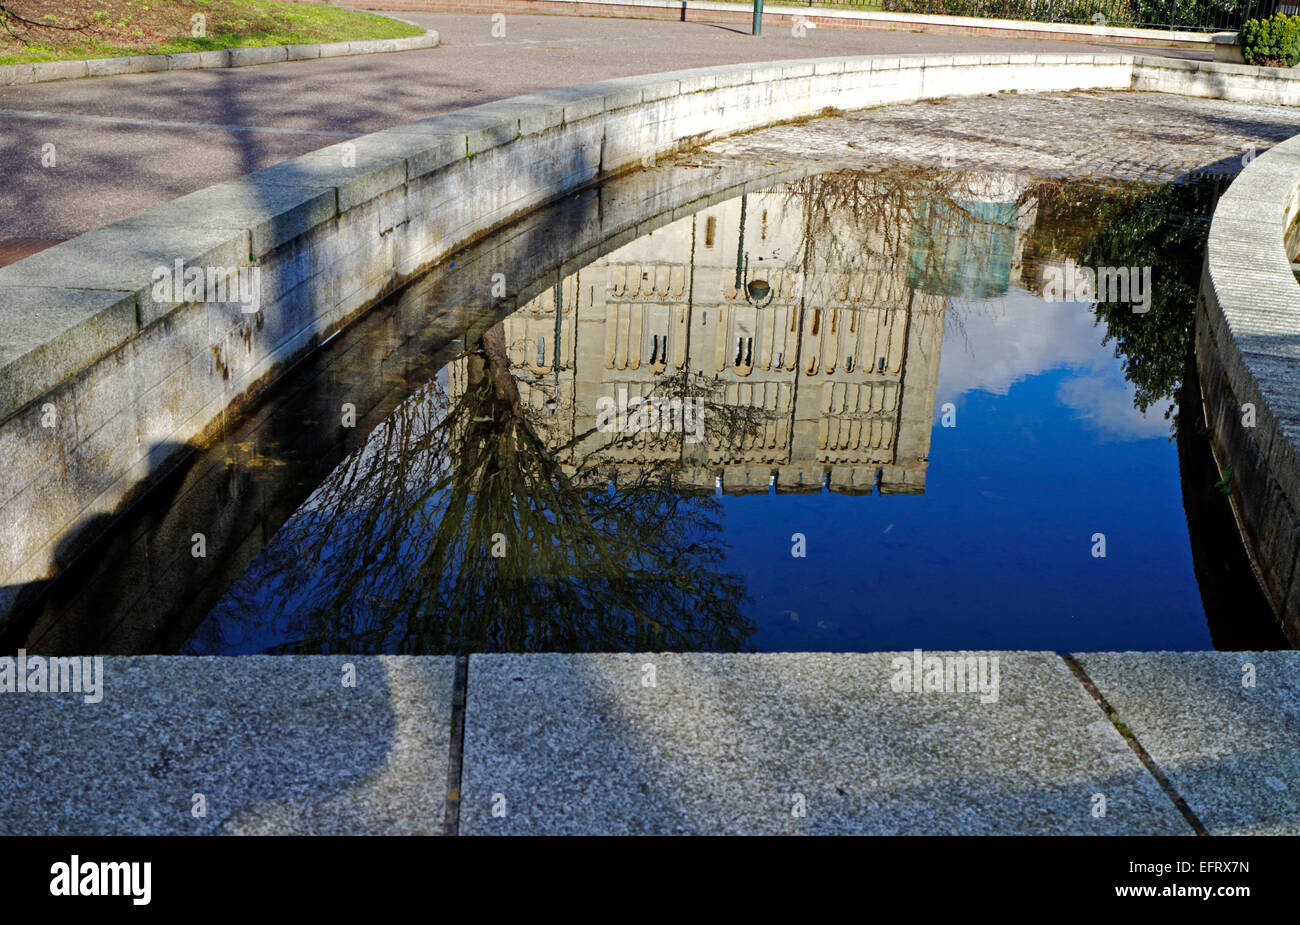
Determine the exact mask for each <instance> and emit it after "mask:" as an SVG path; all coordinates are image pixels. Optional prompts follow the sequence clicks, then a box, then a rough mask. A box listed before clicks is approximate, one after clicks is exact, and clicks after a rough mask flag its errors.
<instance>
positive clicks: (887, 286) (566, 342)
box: [452, 188, 1017, 494]
mask: <svg viewBox="0 0 1300 925" xmlns="http://www.w3.org/2000/svg"><path fill="white" fill-rule="evenodd" d="M1012 202H1013V203H1014V196H1013V197H1012ZM917 214H918V212H917V211H916V210H908V212H907V214H906V217H899V216H895V217H894V219H893V220H884V221H875V222H871V221H868V222H863V221H861V220H860V219H855V220H852V221H850V220H849V218H848V217H847V216H844V215H841V214H839V213H838V212H837V211H836V209H835V208H834V207H830V208H821V209H819V208H817V207H816V204H814V205H810V204H809V197H808V196H806V195H797V194H794V193H793V192H792V191H791V190H790V189H787V188H778V189H776V190H773V191H769V192H764V193H758V194H749V195H748V196H745V197H743V198H741V199H733V200H730V201H727V202H723V203H721V204H718V205H714V206H711V207H709V208H705V209H703V210H701V211H700V212H698V213H696V214H694V215H691V216H688V217H685V218H682V219H679V220H677V221H674V222H672V223H670V224H668V225H666V226H664V227H661V228H659V229H657V230H655V231H653V232H651V233H649V234H646V235H645V236H644V237H641V238H638V239H636V240H634V241H633V242H631V243H629V244H627V245H625V246H623V247H621V248H619V249H618V250H616V251H614V252H612V253H610V254H609V255H607V256H605V257H602V258H600V259H598V260H596V261H594V262H592V263H591V264H589V265H588V266H586V267H584V268H583V269H582V270H580V271H578V272H577V273H574V274H572V275H571V276H569V277H567V278H565V279H564V280H562V281H561V282H559V283H558V284H556V285H554V286H552V287H551V289H549V290H548V291H545V292H544V293H543V294H542V295H540V296H539V297H537V298H534V299H533V300H532V301H530V302H529V303H528V304H526V305H525V306H523V307H522V308H521V309H520V310H518V311H517V312H515V313H514V314H513V315H511V316H510V317H509V318H507V319H506V320H505V321H504V323H503V324H504V332H505V342H506V345H507V350H508V354H509V359H510V364H511V372H512V374H513V375H514V377H515V379H516V382H517V384H518V388H519V392H520V397H521V399H522V400H523V402H524V404H525V405H526V406H527V407H528V408H529V409H530V418H531V420H533V421H534V422H535V425H536V426H537V428H538V430H539V432H541V433H542V434H543V435H544V437H545V439H546V440H547V442H548V444H549V445H552V446H555V447H557V448H559V447H565V446H566V445H568V444H569V443H570V442H571V441H574V440H575V437H577V436H578V435H582V434H586V435H587V436H586V437H585V438H584V439H580V440H577V441H576V443H575V444H574V445H573V446H571V447H569V448H568V449H566V450H563V451H562V452H565V453H567V454H570V455H569V458H566V459H562V461H563V462H566V463H571V462H576V460H578V459H585V460H586V461H587V464H588V465H598V466H599V467H600V468H601V471H602V472H604V471H609V472H610V473H611V474H612V477H613V478H614V479H615V481H632V480H634V479H635V478H636V477H637V476H638V475H639V473H640V470H641V469H642V467H644V466H646V465H647V464H648V463H651V462H654V463H656V464H662V463H665V462H669V463H672V464H673V465H674V468H676V469H677V471H678V472H679V473H680V479H681V481H682V482H683V483H684V484H686V485H688V486H690V485H693V486H696V487H698V488H700V489H702V490H712V489H714V488H715V487H718V486H720V487H721V488H722V489H723V490H725V491H728V492H766V491H767V490H768V489H769V486H773V485H774V486H775V489H776V490H777V491H820V490H821V489H822V487H823V486H827V487H829V488H830V490H832V491H837V492H847V493H863V494H865V493H870V492H872V491H879V492H882V493H920V492H923V491H924V490H925V479H926V469H927V466H928V462H929V452H930V431H931V425H932V422H933V419H934V414H935V388H936V383H937V378H938V371H939V359H940V352H941V347H942V342H943V332H944V319H945V312H946V307H947V301H948V296H947V294H946V293H945V292H944V291H943V287H942V286H938V287H936V286H933V285H927V284H926V282H925V281H924V280H918V269H917V267H918V260H917V235H916V232H917V229H916V228H915V227H913V225H914V224H915V216H916V215H917ZM1015 224H1016V223H1015V221H1014V219H1013V221H1012V223H1011V228H1010V229H1009V231H1010V233H1011V234H1010V238H1009V240H1011V239H1014V238H1016V237H1017V236H1016V235H1015ZM952 231H953V229H952V228H951V227H949V228H947V229H946V230H945V232H944V236H945V238H951V237H952ZM932 233H933V229H927V230H926V235H927V236H928V235H931V234H932ZM809 242H812V244H811V245H810V243H809ZM948 243H949V242H945V247H946V246H948ZM921 249H922V251H923V252H924V253H927V254H928V253H933V252H935V250H936V249H935V248H934V247H933V246H932V242H927V243H926V244H925V245H924V246H923V247H922V248H921ZM938 250H939V251H942V250H943V248H939V249H938ZM920 275H922V276H924V275H925V274H920ZM683 372H685V373H686V374H687V375H688V376H690V377H693V379H694V380H695V381H697V382H701V383H705V384H707V385H708V386H710V387H712V388H714V389H715V390H716V393H715V394H716V397H715V398H713V399H712V400H713V401H717V402H719V403H723V404H726V405H729V406H733V407H735V406H749V407H752V408H756V409H761V410H762V412H763V420H762V423H761V425H760V426H758V427H756V428H754V429H753V430H752V432H747V433H746V435H745V437H744V439H743V440H741V441H740V442H739V445H736V444H735V443H732V442H728V443H726V444H719V443H718V442H717V441H712V440H706V441H704V442H703V443H699V444H692V443H691V442H688V441H683V440H682V439H680V435H676V434H671V435H670V434H660V433H639V434H637V435H635V436H634V437H631V438H629V437H627V436H626V435H620V436H619V437H618V439H617V440H616V441H615V440H614V435H612V434H607V433H601V432H593V431H596V426H597V408H598V403H599V402H600V400H601V399H602V398H606V399H608V398H614V397H616V396H619V395H620V392H621V391H622V390H626V392H627V394H628V395H629V396H632V397H634V398H635V397H638V396H646V395H648V394H650V393H651V392H652V391H654V390H655V389H656V384H657V383H658V384H662V381H663V380H664V379H665V378H668V377H674V376H681V374H682V373H683ZM455 379H456V375H455V371H454V370H453V375H452V388H453V392H454V391H455ZM655 394H657V395H663V394H665V393H664V392H663V390H662V388H661V389H659V390H658V391H656V392H655Z"/></svg>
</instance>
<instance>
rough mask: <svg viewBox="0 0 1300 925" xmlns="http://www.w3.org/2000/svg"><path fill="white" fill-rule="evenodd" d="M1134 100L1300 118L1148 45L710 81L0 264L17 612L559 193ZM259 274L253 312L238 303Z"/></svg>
mask: <svg viewBox="0 0 1300 925" xmlns="http://www.w3.org/2000/svg"><path fill="white" fill-rule="evenodd" d="M1128 89H1140V90H1146V91H1161V92H1174V93H1185V94H1189V95H1193V96H1202V97H1212V98H1217V99H1234V100H1243V101H1254V102H1266V103H1291V104H1300V75H1294V74H1292V73H1290V72H1289V71H1281V70H1276V69H1260V68H1247V67H1244V66H1238V65H1223V64H1215V63H1211V62H1203V61H1180V60H1175V59H1169V58H1159V57H1141V56H1138V57H1135V56H1132V55H1112V54H1106V55H1093V54H1008V53H999V54H970V55H944V54H919V55H890V56H864V57H853V58H821V59H805V60H793V61H780V62H767V63H759V64H739V65H725V66H718V67H708V68H699V69H695V70H687V71H676V72H670V73H664V74H654V75H648V76H641V77H628V78H620V79H616V80H607V81H603V82H600V83H593V84H587V85H581V86H575V87H565V88H561V89H556V90H549V91H545V92H539V93H534V94H529V95H525V96H520V97H515V98H512V99H508V100H500V101H497V102H493V103H487V104H484V105H480V106H475V107H472V108H468V109H463V110H459V111H457V112H454V113H450V114H447V115H442V116H436V117H432V118H428V119H423V120H420V121H417V122H413V123H409V124H406V125H401V126H397V127H394V128H391V129H387V130H385V131H381V132H376V133H373V134H370V135H366V136H362V137H359V138H356V139H352V140H349V141H346V142H342V143H340V144H336V145H332V146H329V147H325V148H322V149H319V150H317V151H314V152H312V153H310V154H306V155H303V156H301V157H297V158H293V159H291V160H287V161H284V162H282V163H280V164H276V165H274V166H272V167H269V168H266V169H263V170H259V171H256V172H255V173H252V174H249V175H247V176H244V177H241V178H239V179H236V180H231V181H228V182H225V183H221V184H218V185H216V186H213V187H209V188H207V189H204V190H200V191H198V192H195V193H191V194H189V195H187V196H183V197H181V198H179V199H176V200H173V201H172V202H169V203H165V204H163V205H161V206H158V207H155V208H153V209H149V210H147V211H145V212H142V213H140V214H138V215H135V216H133V217H131V218H129V219H126V220H123V221H120V222H117V223H115V224H112V225H108V226H105V227H103V228H99V229H96V230H94V231H90V232H87V233H86V234H83V235H80V236H78V237H76V238H73V239H72V240H70V241H66V242H63V243H61V244H58V245H55V246H53V247H50V248H48V249H46V250H43V251H41V252H39V253H37V254H34V255H32V256H30V257H27V258H25V259H22V260H19V261H17V262H15V263H13V264H10V265H9V266H7V267H3V268H0V463H3V470H4V472H5V478H4V479H3V480H0V524H3V525H4V529H0V619H3V616H2V615H4V614H7V613H9V612H10V611H11V608H12V607H13V606H15V604H16V602H17V601H19V599H20V596H21V595H24V594H28V593H32V592H34V590H35V589H36V588H38V587H39V586H40V583H41V582H43V581H45V580H47V579H48V578H49V577H51V576H52V575H54V574H57V572H58V570H59V569H60V568H61V567H62V564H64V563H66V562H67V561H69V557H72V556H75V555H76V554H77V553H78V552H80V551H81V550H82V549H84V548H85V542H86V540H85V539H84V538H85V537H91V536H92V535H98V533H102V532H103V530H104V529H106V526H105V525H106V523H108V522H111V520H112V518H113V517H114V516H115V515H116V514H117V513H120V512H121V511H122V510H123V509H124V506H125V505H128V504H129V503H131V502H132V501H133V500H134V499H135V498H137V497H139V494H140V492H142V491H144V490H146V489H147V488H148V487H149V486H150V485H151V484H153V483H155V482H156V481H157V480H158V479H159V478H160V477H161V476H162V475H163V474H165V473H166V472H167V471H169V469H170V468H171V467H173V466H175V465H176V464H177V463H178V462H179V461H180V460H181V459H183V458H184V457H185V455H186V453H187V451H188V449H189V448H191V447H193V446H196V445H200V444H202V443H203V442H204V441H206V440H207V439H210V438H211V437H212V436H214V435H215V434H216V433H217V432H218V430H219V429H220V426H221V422H222V421H223V420H224V419H225V418H226V416H228V415H229V414H231V413H233V412H235V411H237V410H238V409H239V408H240V407H243V406H244V405H245V404H246V403H247V402H248V401H250V400H252V399H253V398H254V397H256V395H257V394H259V393H260V392H261V391H262V390H264V389H265V388H266V387H267V386H268V385H269V384H270V383H271V382H273V381H274V379H275V378H276V377H277V376H278V375H279V374H280V373H281V372H282V371H283V370H284V369H287V368H288V367H289V365H291V363H292V362H293V361H294V360H296V359H297V358H298V357H301V356H302V355H304V354H305V353H306V352H308V351H310V350H311V349H313V348H314V347H315V345H317V344H319V343H320V342H321V341H323V340H324V339H326V338H327V337H329V336H332V334H333V333H335V332H337V331H338V330H339V329H341V327H342V326H344V325H346V324H348V323H350V322H351V321H352V320H353V319H355V318H356V317H358V316H359V315H360V314H361V313H362V312H364V311H365V310H366V309H367V307H369V306H370V305H373V304H375V302H377V301H378V300H379V299H380V298H382V297H383V296H385V295H387V294H388V293H391V292H393V291H395V290H396V289H397V288H398V287H400V286H401V285H402V284H403V283H404V282H406V281H408V280H410V279H412V278H414V277H415V276H417V275H418V274H420V273H422V272H424V271H425V270H427V269H428V268H429V267H431V266H433V265H434V264H435V263H436V262H437V261H439V260H441V259H443V258H444V257H446V256H447V255H448V254H450V253H453V252H455V251H456V250H458V249H460V248H462V247H464V246H465V245H467V244H469V243H471V242H472V241H474V240H476V239H477V238H479V237H480V236H482V235H485V234H487V233H488V232H490V231H492V230H494V229H495V228H499V227H501V226H503V225H505V224H506V223H508V222H510V221H512V220H514V219H516V218H518V217H520V216H522V215H524V214H526V213H528V212H530V211H532V210H533V209H536V208H537V207H538V206H541V205H543V204H545V203H546V202H549V201H551V200H554V199H556V198H559V197H560V196H563V195H565V194H567V193H569V192H572V191H574V190H576V189H579V188H581V187H583V186H586V185H588V184H590V183H592V182H595V181H598V180H600V179H601V178H603V177H606V176H609V175H611V174H613V173H617V172H619V171H623V170H632V169H636V168H637V167H638V166H640V165H641V164H643V163H645V162H646V159H647V158H653V157H656V156H659V155H663V154H668V153H671V152H674V151H677V150H681V149H684V148H689V147H693V146H695V145H697V144H701V143H704V142H706V141H709V140H713V139H716V138H721V137H724V136H726V135H730V134H735V133H738V132H745V131H749V130H752V129H757V128H762V127H765V126H768V125H773V124H776V123H779V122H783V121H787V120H790V119H799V118H807V117H813V116H816V115H818V114H822V113H826V112H828V111H836V110H858V109H867V108H871V107H873V106H881V105H889V104H897V103H910V102H915V101H917V100H922V99H937V98H943V97H948V96H965V95H981V94H987V93H997V92H1008V91H1015V92H1022V93H1023V92H1050V91H1067V90H1128ZM168 267H177V270H176V273H175V274H171V273H168V272H167V271H166V268H168ZM160 268H161V269H160ZM195 268H198V269H199V270H200V271H204V270H206V278H207V281H208V283H207V289H206V292H207V295H206V297H205V296H204V295H203V291H204V290H203V287H202V285H201V283H200V287H199V289H198V290H196V294H191V293H190V291H189V289H188V287H187V286H183V285H180V282H181V279H182V277H183V276H184V274H187V273H189V272H192V271H194V270H195ZM244 270H247V272H246V273H242V272H241V271H244ZM254 270H256V275H255V274H254ZM203 275H204V274H203V272H200V277H202V276H203ZM236 277H239V279H236ZM245 277H247V279H245ZM241 281H244V282H248V283H249V284H250V285H251V286H252V288H253V289H254V290H255V293H254V294H255V295H256V298H255V299H253V300H251V301H249V302H242V301H240V300H237V299H233V298H228V293H229V292H230V291H231V289H230V286H233V285H235V284H236V283H240V282H241ZM214 282H215V286H214ZM241 285H242V283H241ZM214 293H225V294H218V295H214Z"/></svg>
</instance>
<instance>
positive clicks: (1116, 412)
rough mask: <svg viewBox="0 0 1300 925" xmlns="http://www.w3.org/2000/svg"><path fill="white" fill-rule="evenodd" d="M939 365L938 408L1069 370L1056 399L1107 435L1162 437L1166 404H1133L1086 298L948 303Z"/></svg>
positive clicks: (1013, 295) (1013, 297) (1012, 297)
mask: <svg viewBox="0 0 1300 925" xmlns="http://www.w3.org/2000/svg"><path fill="white" fill-rule="evenodd" d="M948 313H949V320H948V323H947V324H946V325H945V329H944V341H943V356H942V360H941V362H940V364H939V385H938V392H937V401H936V409H935V410H936V417H937V414H938V409H939V407H940V406H942V405H943V403H944V402H952V403H954V404H956V405H960V404H961V399H962V397H963V396H965V395H966V394H967V393H968V392H975V391H981V392H990V393H993V394H995V395H1006V394H1007V393H1008V392H1009V391H1010V389H1011V386H1013V385H1015V384H1016V383H1017V382H1020V381H1022V380H1024V379H1027V378H1029V377H1030V376H1036V375H1039V374H1040V373H1045V372H1050V371H1053V370H1058V369H1063V368H1064V369H1069V370H1071V375H1069V376H1067V378H1066V379H1065V380H1064V381H1063V382H1062V383H1061V385H1060V387H1059V389H1058V390H1057V395H1056V399H1057V401H1058V402H1059V403H1060V404H1061V406H1062V407H1063V408H1065V409H1069V411H1070V412H1072V413H1073V414H1074V416H1075V417H1076V418H1079V419H1081V420H1083V421H1086V422H1087V423H1088V424H1089V425H1090V426H1091V427H1092V428H1093V429H1095V430H1096V431H1097V432H1098V435H1099V436H1100V437H1101V438H1102V439H1107V440H1146V439H1150V438H1153V437H1168V436H1169V433H1170V430H1169V421H1167V420H1165V417H1164V413H1165V408H1166V407H1167V405H1168V403H1167V402H1161V403H1157V404H1156V405H1155V406H1153V407H1152V408H1151V409H1150V410H1149V411H1148V412H1147V413H1146V414H1143V413H1142V412H1140V411H1138V410H1137V409H1136V408H1134V407H1133V396H1134V389H1133V386H1132V384H1130V383H1129V382H1127V381H1126V380H1125V379H1124V373H1123V371H1122V370H1121V369H1120V363H1119V360H1117V359H1116V358H1115V356H1114V344H1113V343H1112V344H1109V345H1107V346H1105V347H1103V346H1102V345H1101V339H1102V337H1103V336H1104V334H1105V328H1104V327H1102V326H1099V325H1097V324H1096V323H1095V315H1094V314H1093V311H1092V305H1091V304H1090V303H1087V302H1046V301H1044V300H1043V299H1042V298H1041V297H1040V296H1037V295H1035V294H1033V293H1031V292H1025V291H1023V290H1020V289H1011V290H1010V291H1008V292H1007V294H1006V295H1005V296H1004V297H1003V298H1001V299H998V300H995V301H990V302H951V303H950V304H949V306H948Z"/></svg>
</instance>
